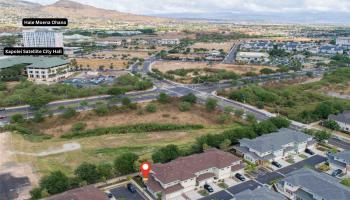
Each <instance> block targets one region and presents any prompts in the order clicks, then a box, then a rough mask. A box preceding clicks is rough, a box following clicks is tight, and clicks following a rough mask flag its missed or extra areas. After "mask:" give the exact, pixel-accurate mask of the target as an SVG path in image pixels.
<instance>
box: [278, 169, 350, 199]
mask: <svg viewBox="0 0 350 200" xmlns="http://www.w3.org/2000/svg"><path fill="white" fill-rule="evenodd" d="M276 188H277V190H278V191H279V192H280V193H282V194H284V195H285V196H286V197H288V198H289V199H292V200H301V199H305V200H343V199H344V200H345V199H350V188H349V187H347V186H345V185H342V184H341V183H340V180H339V179H337V178H334V177H331V176H329V175H327V174H325V173H320V172H316V171H314V170H312V169H308V168H302V169H299V170H297V171H294V172H292V173H290V174H288V176H287V177H286V178H284V179H282V180H281V181H279V182H278V183H277V184H276Z"/></svg>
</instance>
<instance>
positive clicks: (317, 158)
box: [277, 155, 327, 175]
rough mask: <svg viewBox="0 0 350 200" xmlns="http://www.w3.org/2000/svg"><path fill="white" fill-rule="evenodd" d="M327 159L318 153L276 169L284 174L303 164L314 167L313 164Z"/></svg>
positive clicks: (303, 165)
mask: <svg viewBox="0 0 350 200" xmlns="http://www.w3.org/2000/svg"><path fill="white" fill-rule="evenodd" d="M326 160H327V159H326V158H325V157H323V156H320V155H314V156H312V157H310V158H307V159H305V160H303V161H300V162H298V163H295V164H292V165H289V166H288V167H285V168H282V169H279V170H277V171H278V172H280V173H282V174H284V175H286V174H288V173H290V172H293V171H295V170H298V169H301V168H303V167H305V166H310V167H312V168H314V167H315V165H317V164H319V163H322V162H324V161H326Z"/></svg>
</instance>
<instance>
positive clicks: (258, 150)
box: [236, 128, 316, 164]
mask: <svg viewBox="0 0 350 200" xmlns="http://www.w3.org/2000/svg"><path fill="white" fill-rule="evenodd" d="M239 143H240V145H239V146H237V147H236V150H237V151H238V153H240V154H242V155H243V156H244V159H246V160H248V161H250V162H252V163H258V164H264V163H266V162H271V161H274V160H278V159H282V158H285V157H287V156H289V155H292V154H298V153H301V152H303V151H305V149H306V148H310V149H313V148H314V146H315V144H316V141H315V140H314V139H313V137H312V136H310V135H307V134H305V133H302V132H299V131H295V130H291V129H287V128H282V129H280V130H279V131H278V132H275V133H271V134H267V135H262V136H260V137H257V138H255V139H246V138H244V139H241V140H240V141H239Z"/></svg>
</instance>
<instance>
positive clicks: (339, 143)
mask: <svg viewBox="0 0 350 200" xmlns="http://www.w3.org/2000/svg"><path fill="white" fill-rule="evenodd" d="M328 143H329V144H331V145H333V146H336V147H339V148H342V149H345V150H350V143H347V142H345V141H343V140H339V139H337V138H329V139H328Z"/></svg>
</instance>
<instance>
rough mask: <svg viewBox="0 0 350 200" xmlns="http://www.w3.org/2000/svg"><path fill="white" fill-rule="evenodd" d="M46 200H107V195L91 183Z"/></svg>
mask: <svg viewBox="0 0 350 200" xmlns="http://www.w3.org/2000/svg"><path fill="white" fill-rule="evenodd" d="M46 200H108V198H107V196H106V195H105V194H104V193H103V192H102V191H100V190H99V189H97V188H95V187H94V186H93V185H89V186H85V187H82V188H77V189H73V190H69V191H67V192H64V193H61V194H57V195H54V196H51V197H49V198H47V199H46Z"/></svg>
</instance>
